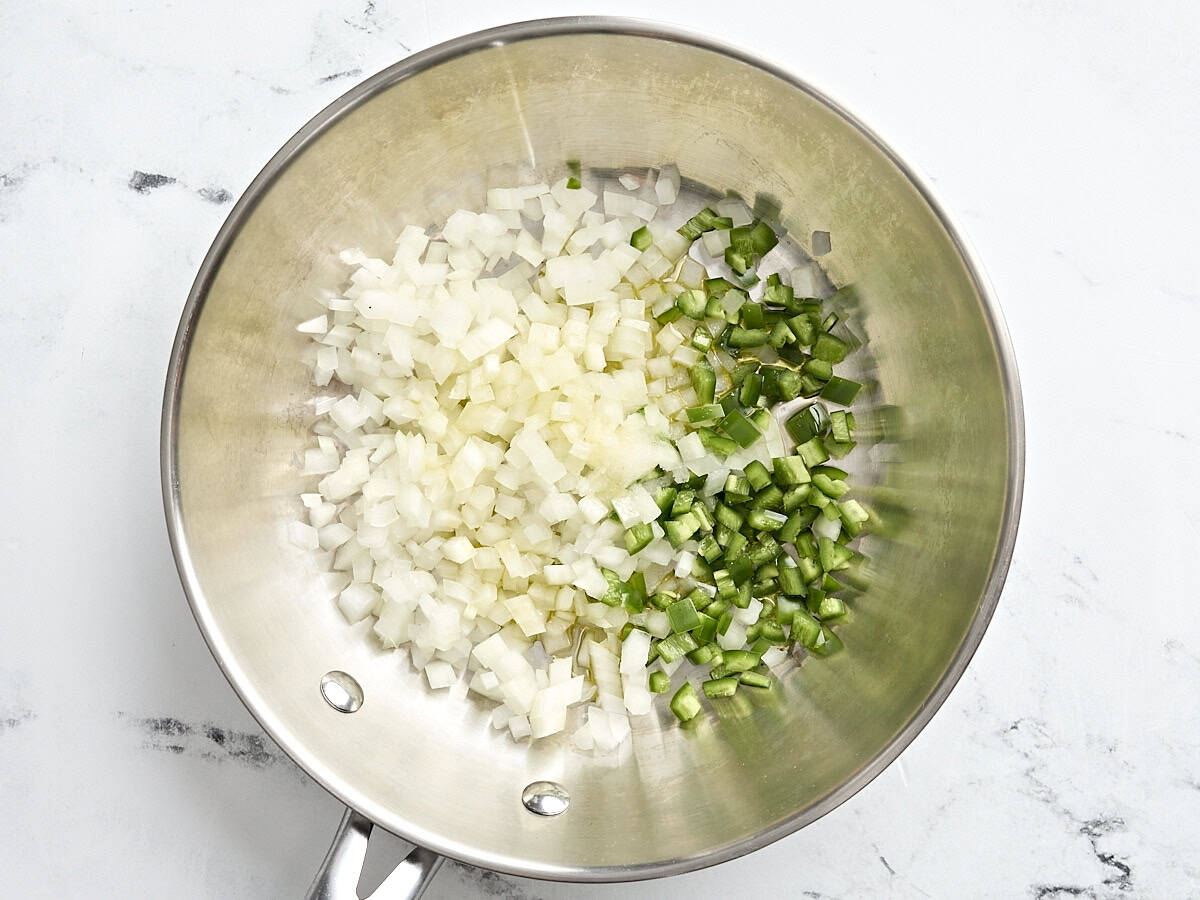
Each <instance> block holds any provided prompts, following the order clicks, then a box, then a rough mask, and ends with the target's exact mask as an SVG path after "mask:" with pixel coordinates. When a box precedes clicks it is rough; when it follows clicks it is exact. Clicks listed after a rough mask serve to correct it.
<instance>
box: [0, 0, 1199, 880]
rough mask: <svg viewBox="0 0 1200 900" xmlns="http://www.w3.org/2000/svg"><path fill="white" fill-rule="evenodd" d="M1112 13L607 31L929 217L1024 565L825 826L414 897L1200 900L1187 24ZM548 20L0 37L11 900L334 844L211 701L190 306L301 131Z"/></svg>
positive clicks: (2, 551) (1191, 45)
mask: <svg viewBox="0 0 1200 900" xmlns="http://www.w3.org/2000/svg"><path fill="white" fill-rule="evenodd" d="M1125 6H1127V7H1128V11H1127V12H1120V11H1119V9H1120V7H1121V5H1120V4H1099V3H1094V4H1080V3H1068V2H1063V0H1048V2H1036V3H1031V2H1025V0H1020V2H1017V0H1009V2H1003V3H990V4H949V3H939V2H933V0H921V2H910V3H904V4H883V3H876V2H853V0H846V2H837V3H821V4H796V3H794V2H788V0H762V2H760V3H757V4H752V5H751V6H749V7H745V8H740V7H739V8H738V9H739V10H740V12H737V13H731V12H730V7H729V4H727V3H717V2H711V0H691V2H687V3H684V2H654V0H651V2H645V0H643V2H639V3H634V2H630V0H617V2H613V3H610V4H609V7H608V10H607V11H609V12H613V13H626V14H643V15H648V16H653V17H656V18H660V19H665V20H673V21H676V22H681V23H686V24H688V25H690V26H692V27H694V28H697V29H700V30H708V31H710V32H713V33H715V34H718V35H721V36H723V37H725V38H727V39H729V40H732V41H734V42H738V43H741V44H743V45H745V46H748V47H753V48H756V49H758V50H759V51H760V52H762V53H763V54H765V55H767V56H769V57H773V58H774V59H776V60H779V61H782V62H784V63H785V64H787V65H789V66H791V67H792V68H794V69H795V70H796V71H798V72H800V73H801V74H803V75H806V76H808V77H809V78H811V79H812V80H813V81H815V82H816V83H817V84H819V85H822V86H824V87H826V88H828V89H829V90H830V91H831V92H833V93H834V95H835V96H839V97H841V98H842V99H844V100H845V101H846V102H848V103H849V104H850V105H851V107H852V108H854V109H855V110H856V111H857V112H859V114H860V115H862V116H863V117H864V118H865V119H866V120H867V121H869V122H871V123H872V124H874V125H875V126H876V127H877V128H878V129H879V130H880V131H881V133H882V134H884V135H885V137H887V138H888V139H889V140H891V141H892V142H893V143H894V144H895V145H896V146H897V147H898V148H899V149H900V150H901V151H902V152H904V153H906V154H908V155H909V156H910V157H911V158H912V159H913V160H915V161H916V162H917V163H918V165H920V166H921V167H922V168H923V169H924V170H925V171H926V172H927V173H928V174H929V176H930V177H931V178H932V179H933V181H934V182H935V183H936V185H937V187H938V188H939V189H940V191H941V194H942V196H943V199H944V200H945V202H946V203H947V205H948V206H949V207H950V209H951V210H952V212H953V213H955V214H956V215H957V217H958V219H959V220H960V222H961V223H962V224H963V226H964V227H965V228H966V230H967V231H968V232H969V234H970V236H971V237H972V239H973V241H974V243H975V244H976V246H977V247H978V249H979V251H980V253H981V255H982V257H983V259H984V260H985V262H986V264H987V266H988V267H989V270H990V273H991V276H992V278H993V281H994V283H995V286H996V289H997V291H998V293H999V295H1000V297H1001V298H1002V301H1003V303H1004V307H1005V310H1006V313H1007V316H1008V322H1009V325H1010V328H1011V331H1012V336H1013V340H1014V343H1015V344H1016V348H1017V354H1018V357H1019V360H1020V366H1021V375H1022V378H1023V381H1024V385H1025V391H1026V412H1027V418H1028V431H1029V472H1028V481H1027V487H1026V501H1025V514H1024V517H1023V521H1022V526H1021V534H1020V539H1019V541H1018V546H1017V552H1016V558H1015V560H1014V562H1013V567H1012V573H1011V576H1010V578H1009V582H1008V587H1007V589H1006V590H1005V593H1004V598H1003V600H1002V602H1001V604H1000V609H999V612H998V614H997V615H996V618H995V620H994V622H993V624H992V626H991V629H990V630H989V631H988V633H987V637H986V639H985V640H984V642H983V645H982V647H981V648H980V650H979V653H978V655H977V656H976V657H975V660H974V661H973V663H972V664H971V666H970V668H969V670H968V672H967V674H966V676H965V677H964V678H963V680H962V682H961V683H960V685H959V686H958V688H957V689H956V690H955V691H954V693H953V695H952V696H951V698H950V700H949V702H947V704H946V705H945V707H944V709H943V710H942V711H941V713H940V714H939V715H938V716H937V717H936V718H935V719H934V721H933V723H932V724H931V725H930V726H929V727H928V728H927V729H926V730H925V731H924V733H923V734H922V735H921V736H920V737H919V738H918V739H917V740H916V742H915V743H914V744H913V745H912V746H911V747H910V748H909V749H908V750H907V751H906V752H905V753H904V754H903V756H902V757H901V759H900V760H899V762H897V763H896V764H894V765H893V766H892V767H891V768H889V769H888V770H887V772H886V773H885V774H884V775H882V776H881V777H880V778H879V779H878V780H876V781H875V782H874V783H873V784H871V785H870V786H869V787H868V788H867V789H866V790H864V791H863V792H862V793H861V794H859V795H858V796H856V797H855V798H853V799H852V800H850V801H849V802H848V803H846V804H845V805H843V806H842V807H841V808H839V809H838V810H836V811H835V812H833V813H832V814H830V815H829V816H827V817H826V818H824V819H822V820H821V821H819V822H817V823H816V824H814V825H812V826H811V827H809V828H807V829H805V830H804V831H802V832H800V833H798V834H796V835H794V836H792V837H790V838H787V839H785V840H782V841H780V842H778V843H777V844H775V845H773V846H771V847H770V848H768V849H765V850H763V851H760V852H758V853H756V854H753V855H752V856H750V857H748V858H745V859H741V860H738V861H735V862H731V863H727V864H725V865H722V866H719V867H717V868H715V869H711V870H708V871H704V872H700V873H695V874H692V875H688V876H684V877H679V878H673V879H670V880H667V881H663V882H653V883H648V884H640V885H634V886H590V887H588V886H572V885H556V884H546V883H540V882H534V881H527V880H521V879H511V878H506V877H501V876H496V875H493V874H487V873H481V872H479V871H476V870H472V869H469V868H466V867H461V866H456V865H451V866H447V868H446V869H445V870H444V871H443V873H442V875H441V876H440V877H439V878H438V880H437V881H436V882H435V885H434V887H433V888H432V889H431V891H430V892H429V895H428V896H430V897H431V898H452V897H453V898H479V897H510V898H535V897H547V898H568V897H569V898H583V897H593V898H615V897H656V898H657V897H663V898H684V897H689V898H690V897H696V896H717V895H722V896H769V897H812V898H818V897H820V898H853V897H887V896H895V897H954V898H957V897H1004V898H1008V897H1038V898H1065V897H1075V896H1080V897H1090V898H1110V897H1133V896H1136V897H1185V896H1197V895H1200V853H1198V850H1200V613H1198V612H1197V604H1198V603H1200V564H1198V562H1197V561H1198V559H1200V400H1198V398H1197V388H1198V387H1200V363H1198V362H1197V357H1196V353H1195V347H1196V338H1195V335H1196V334H1197V332H1198V331H1200V253H1198V252H1197V249H1196V247H1197V234H1196V227H1195V226H1196V222H1197V218H1196V211H1197V209H1200V178H1198V177H1197V176H1196V164H1197V162H1200V68H1198V66H1197V62H1196V52H1195V51H1196V48H1197V46H1200V15H1198V13H1197V8H1196V6H1195V5H1194V4H1186V3H1182V2H1181V3H1168V2H1156V3H1150V4H1131V5H1130V4H1127V5H1125ZM564 11H568V10H566V9H565V8H563V7H561V6H559V5H557V4H553V3H550V2H519V3H511V4H508V5H504V4H495V3H484V2H479V0H460V2H457V3H454V4H452V5H446V6H438V5H430V6H409V5H406V4H404V3H401V2H392V0H375V2H366V3H365V6H364V0H286V2H284V0H272V2H261V3H254V2H249V3H247V2H244V0H242V2H233V0H209V2H205V3H198V2H184V3H162V2H157V0H156V2H146V0H126V2H121V3H118V2H115V0H95V2H89V3H77V2H70V0H58V2H54V0H47V2H44V3H41V4H32V3H21V2H13V0H10V2H8V3H5V4H3V5H0V79H2V82H3V85H4V88H3V90H2V91H0V123H2V126H0V273H2V275H3V278H2V280H0V290H2V295H0V296H2V299H0V376H2V378H3V386H4V391H3V394H2V398H0V422H3V423H4V432H5V434H6V435H7V437H6V439H5V440H4V441H3V443H2V444H0V497H2V499H3V506H4V509H5V511H6V513H7V514H6V515H5V516H4V517H3V520H2V521H0V560H2V566H3V569H2V571H3V574H4V581H3V584H4V589H3V606H2V610H3V612H2V614H0V815H2V818H3V821H4V827H3V839H2V840H0V873H2V874H0V885H2V887H0V894H3V895H4V896H11V897H57V898H61V897H120V898H127V897H181V898H182V897H223V898H243V897H268V896H269V897H295V896H298V895H299V894H300V892H301V891H302V890H303V888H304V886H305V885H306V884H307V882H308V880H309V878H310V877H311V874H312V871H313V868H314V866H315V864H316V862H317V861H318V860H319V858H320V856H321V854H322V853H323V851H324V849H325V844H326V841H327V839H328V837H329V836H330V833H331V832H332V829H333V827H334V825H335V824H336V821H337V818H338V815H339V808H338V804H337V803H335V801H333V800H332V799H331V798H330V797H328V796H327V795H325V794H324V793H323V792H322V791H321V790H320V789H318V788H317V787H316V786H315V785H314V784H312V783H311V782H310V781H308V780H307V778H306V777H305V776H303V775H302V774H301V773H300V772H299V771H298V770H297V769H296V768H295V767H294V766H293V765H292V764H291V763H290V762H288V761H286V760H285V759H283V758H281V756H280V754H279V752H278V751H277V750H276V749H275V748H274V747H273V746H272V745H270V744H269V742H264V739H263V738H262V737H261V736H260V735H261V733H260V732H259V730H258V729H257V727H256V726H255V724H254V722H253V721H252V720H251V719H250V717H249V716H248V714H247V713H246V712H245V711H244V710H243V708H242V707H241V706H240V704H239V702H238V701H237V699H236V698H235V697H234V695H233V693H232V692H231V691H230V690H229V688H228V687H227V685H226V684H225V682H224V681H223V680H222V678H221V676H220V674H219V673H218V671H217V669H216V667H215V665H214V664H213V662H212V660H211V658H210V657H209V654H208V651H207V650H206V649H205V647H204V645H203V643H202V641H201V639H200V636H199V633H198V631H197V629H196V628H195V626H194V624H193V622H192V619H191V616H190V615H189V613H188V611H187V608H186V605H185V603H184V601H183V597H182V593H181V590H180V587H179V584H178V581H177V579H176V575H175V570H174V567H173V564H172V561H171V556H170V552H169V550H168V546H167V541H166V535H165V532H164V527H163V523H162V515H161V511H160V504H159V489H158V463H157V446H158V431H157V428H158V415H159V412H158V411H159V396H160V391H161V384H162V378H163V374H164V370H165V365H166V359H167V353H168V349H169V346H170V342H171V338H172V336H173V334H174V330H175V326H176V321H177V318H178V314H179V311H180V307H181V305H182V303H183V299H184V296H185V294H186V293H187V290H188V287H189V285H190V283H191V280H192V277H193V274H194V272H195V269H196V267H197V265H198V264H199V262H200V260H201V258H202V256H203V254H204V252H205V250H206V249H207V247H208V245H209V242H210V241H211V239H212V237H213V235H214V234H215V232H216V230H217V228H218V226H219V225H220V223H221V221H222V220H223V218H224V216H225V215H226V213H227V212H228V210H229V207H230V200H231V198H232V197H233V196H236V195H237V194H238V193H239V192H240V191H241V190H242V189H243V188H244V187H245V185H246V184H247V183H248V182H249V181H250V179H251V178H252V177H253V175H254V174H255V172H256V171H257V170H258V168H259V167H260V166H261V165H262V163H263V162H265V160H266V159H267V158H268V157H269V156H270V155H271V153H273V152H274V150H275V149H276V148H277V147H278V146H279V145H280V144H281V143H282V142H283V141H284V140H285V139H286V138H287V137H288V136H289V135H290V134H291V133H292V132H293V131H294V130H295V129H296V128H297V127H298V126H299V125H300V124H302V123H303V122H304V121H305V120H306V119H307V118H308V117H309V116H310V115H312V114H313V113H315V112H316V111H317V110H318V109H320V108H321V107H322V106H324V105H325V104H326V103H327V102H329V101H330V100H332V99H334V98H335V97H336V96H338V95H339V94H340V93H341V92H342V91H344V90H345V89H347V88H348V87H350V86H351V85H352V84H353V83H355V82H356V81H357V80H359V79H360V78H361V77H363V76H365V75H366V74H369V73H371V72H373V71H375V70H377V69H379V68H382V67H383V66H385V65H386V64H388V63H390V62H392V61H394V60H396V59H398V58H400V57H402V56H404V55H406V54H407V53H409V52H410V51H411V50H414V49H419V48H422V47H425V46H428V45H429V44H431V43H435V42H437V41H439V40H443V39H445V38H448V37H451V36H453V35H455V34H459V33H463V32H465V31H469V30H474V29H476V28H480V27H484V26H487V25H493V24H499V23H500V22H501V21H502V20H505V19H507V20H512V19H520V18H533V17H536V16H540V15H549V14H554V13H556V12H564ZM138 173H148V174H149V175H152V176H160V175H161V176H165V178H163V179H159V178H157V177H154V178H150V179H146V178H145V177H144V176H143V175H139V174H138ZM158 182H161V183H159V184H157V186H155V185H156V183H158ZM139 188H140V189H139ZM159 718H161V719H164V720H166V721H160V722H157V723H156V722H155V720H156V719H159ZM211 729H217V731H213V730H211ZM172 730H174V731H176V732H179V733H175V734H172V733H170V732H171V731H172ZM176 747H177V748H179V749H178V750H176V749H174V748H176Z"/></svg>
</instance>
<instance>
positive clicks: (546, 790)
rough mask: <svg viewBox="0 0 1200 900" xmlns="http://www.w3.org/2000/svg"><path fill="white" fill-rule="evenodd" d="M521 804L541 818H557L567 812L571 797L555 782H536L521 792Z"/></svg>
mask: <svg viewBox="0 0 1200 900" xmlns="http://www.w3.org/2000/svg"><path fill="white" fill-rule="evenodd" d="M521 802H522V803H524V804H525V808H526V809H527V810H529V811H530V812H531V813H534V814H536V815H539V816H557V815H561V814H562V813H565V812H566V811H567V806H569V805H570V803H571V795H570V794H568V793H567V789H566V788H564V787H563V786H562V785H561V784H556V783H555V782H553V781H535V782H534V783H533V784H531V785H529V786H528V787H526V788H525V790H523V791H522V792H521Z"/></svg>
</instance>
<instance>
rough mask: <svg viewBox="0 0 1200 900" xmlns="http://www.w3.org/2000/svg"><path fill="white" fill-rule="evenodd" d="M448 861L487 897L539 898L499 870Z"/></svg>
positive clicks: (517, 899) (511, 898) (524, 899)
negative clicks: (494, 870) (477, 867)
mask: <svg viewBox="0 0 1200 900" xmlns="http://www.w3.org/2000/svg"><path fill="white" fill-rule="evenodd" d="M447 863H448V864H449V865H450V866H451V867H453V868H455V869H457V870H458V875H459V876H460V877H461V878H462V879H463V880H464V881H467V882H470V884H471V886H472V887H477V888H479V890H480V891H481V892H482V893H483V895H484V896H485V897H496V898H498V900H538V897H537V895H536V894H531V893H529V891H528V890H526V888H525V886H524V885H521V884H518V883H516V882H515V881H513V880H512V879H510V878H508V877H507V876H505V875H501V874H500V873H499V872H493V871H491V870H489V869H476V868H474V867H473V866H467V865H463V864H462V863H460V862H455V861H454V860H447Z"/></svg>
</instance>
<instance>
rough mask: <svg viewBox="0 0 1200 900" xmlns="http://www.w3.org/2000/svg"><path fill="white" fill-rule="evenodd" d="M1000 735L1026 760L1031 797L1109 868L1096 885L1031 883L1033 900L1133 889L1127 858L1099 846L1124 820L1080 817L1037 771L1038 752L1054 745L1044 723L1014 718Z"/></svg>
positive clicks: (1098, 897)
mask: <svg viewBox="0 0 1200 900" xmlns="http://www.w3.org/2000/svg"><path fill="white" fill-rule="evenodd" d="M1003 738H1004V741H1005V743H1006V744H1008V746H1009V747H1010V748H1012V749H1013V750H1014V751H1015V752H1016V753H1018V754H1020V756H1021V757H1023V758H1024V759H1025V761H1026V762H1027V763H1028V765H1027V766H1026V768H1025V771H1024V775H1025V779H1026V781H1027V782H1028V783H1029V785H1030V787H1031V790H1030V796H1032V797H1034V798H1035V799H1037V800H1039V801H1041V802H1042V803H1044V804H1045V805H1046V806H1047V807H1048V808H1049V809H1050V810H1051V811H1052V812H1054V813H1055V814H1056V815H1057V816H1059V817H1060V818H1062V819H1065V820H1066V821H1067V822H1069V823H1070V824H1071V826H1072V828H1073V829H1074V830H1075V832H1076V833H1077V834H1079V835H1080V836H1082V837H1084V838H1086V839H1087V841H1088V844H1089V845H1090V850H1091V854H1092V856H1094V857H1095V858H1096V861H1097V862H1099V863H1100V865H1101V867H1102V869H1104V870H1108V874H1107V875H1106V876H1105V877H1104V878H1103V879H1102V880H1101V881H1100V882H1099V883H1097V884H1090V885H1080V884H1060V883H1054V882H1040V883H1037V884H1034V885H1031V886H1030V890H1031V892H1032V896H1033V897H1034V898H1036V900H1052V898H1054V897H1060V896H1074V897H1088V898H1090V900H1109V898H1115V897H1118V896H1121V894H1122V893H1123V892H1128V891H1132V890H1133V868H1132V867H1131V866H1130V865H1129V863H1128V862H1127V861H1126V860H1124V859H1121V858H1119V857H1117V855H1116V854H1114V853H1110V852H1107V851H1105V850H1103V849H1102V848H1101V846H1100V844H1101V841H1103V839H1104V838H1105V837H1106V836H1108V835H1110V834H1114V833H1116V832H1119V831H1124V830H1125V820H1124V819H1122V818H1121V817H1119V816H1104V815H1102V816H1094V817H1092V818H1089V819H1082V818H1080V817H1079V816H1078V815H1076V813H1074V812H1073V811H1072V810H1071V809H1068V808H1067V807H1066V806H1065V805H1064V804H1063V803H1062V802H1061V799H1060V797H1059V794H1058V792H1057V791H1056V790H1055V789H1054V788H1053V787H1052V786H1051V785H1050V784H1049V783H1047V782H1046V781H1045V780H1044V779H1043V777H1042V773H1041V771H1040V770H1041V768H1042V765H1043V764H1042V762H1041V760H1040V759H1039V758H1038V751H1046V750H1050V749H1052V748H1054V747H1055V746H1056V745H1057V741H1056V740H1055V738H1054V736H1053V735H1051V734H1050V732H1049V730H1048V728H1047V726H1046V723H1045V722H1042V721H1041V720H1038V719H1033V718H1029V717H1023V718H1020V719H1017V720H1016V721H1014V722H1012V723H1011V724H1010V725H1009V726H1008V728H1007V729H1005V732H1004V735H1003ZM1025 744H1028V746H1024V745H1025Z"/></svg>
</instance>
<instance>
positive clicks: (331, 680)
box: [321, 669, 363, 713]
mask: <svg viewBox="0 0 1200 900" xmlns="http://www.w3.org/2000/svg"><path fill="white" fill-rule="evenodd" d="M321 696H322V697H324V698H325V702H326V703H328V704H329V705H330V706H332V707H333V708H334V709H336V710H337V711H338V712H344V713H352V712H357V711H358V708H359V707H360V706H362V705H363V690H362V686H361V685H360V684H359V683H358V682H357V681H355V680H354V679H353V678H352V677H351V676H349V675H347V674H346V673H345V672H339V671H338V670H337V669H334V670H333V671H332V672H326V673H325V674H324V675H322V676H321Z"/></svg>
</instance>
